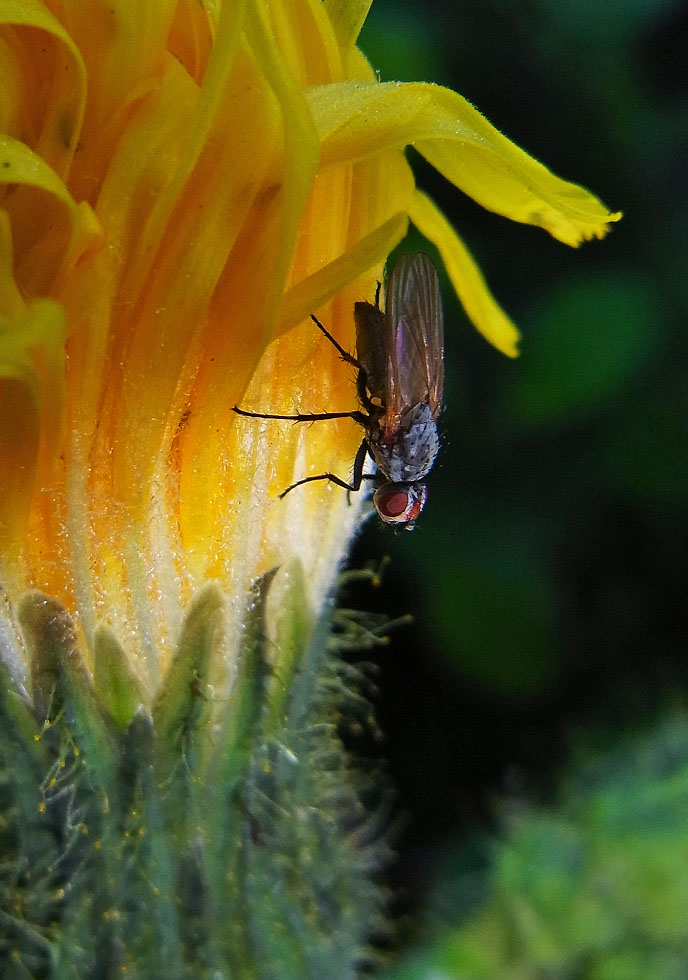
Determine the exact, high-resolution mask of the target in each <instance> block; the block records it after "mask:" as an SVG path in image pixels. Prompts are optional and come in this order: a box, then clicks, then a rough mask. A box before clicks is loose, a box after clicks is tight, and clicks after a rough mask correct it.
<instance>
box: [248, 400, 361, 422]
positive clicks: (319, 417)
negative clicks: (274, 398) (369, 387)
mask: <svg viewBox="0 0 688 980" xmlns="http://www.w3.org/2000/svg"><path fill="white" fill-rule="evenodd" d="M232 411H233V412H236V414H237V415H242V416H243V417H244V418H245V419H277V420H278V421H282V422H327V421H328V419H353V420H354V422H358V424H359V425H363V426H365V425H367V423H368V416H367V415H364V414H363V412H300V413H299V414H298V415H270V414H269V413H267V412H247V411H246V410H245V409H243V408H239V406H238V405H234V406H233V408H232Z"/></svg>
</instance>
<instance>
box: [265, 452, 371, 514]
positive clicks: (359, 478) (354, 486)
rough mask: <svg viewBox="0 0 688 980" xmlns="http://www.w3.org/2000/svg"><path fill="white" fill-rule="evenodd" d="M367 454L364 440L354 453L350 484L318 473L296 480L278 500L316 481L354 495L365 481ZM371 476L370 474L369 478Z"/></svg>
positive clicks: (329, 475) (333, 475)
mask: <svg viewBox="0 0 688 980" xmlns="http://www.w3.org/2000/svg"><path fill="white" fill-rule="evenodd" d="M367 454H368V443H367V442H366V440H365V439H364V440H363V442H362V443H361V445H360V446H359V447H358V452H357V453H356V458H355V460H354V472H353V475H352V480H351V483H347V482H346V480H342V479H341V478H340V477H338V476H335V474H334V473H319V474H318V475H317V476H306V477H304V478H303V480H297V481H296V483H292V485H291V486H290V487H287V489H286V490H283V491H282V493H281V494H280V500H281V499H282V498H283V497H286V495H287V494H288V493H290V492H291V491H292V490H293V489H294V487H300V486H303V484H304V483H314V482H315V481H316V480H329V481H330V483H335V484H336V485H337V486H338V487H341V488H342V489H343V490H348V491H349V492H350V493H355V492H356V491H357V490H360V489H361V483H362V482H363V480H365V479H367V477H368V474H364V473H363V464H364V463H365V458H366V456H367ZM372 475H373V474H372V473H371V474H370V476H372Z"/></svg>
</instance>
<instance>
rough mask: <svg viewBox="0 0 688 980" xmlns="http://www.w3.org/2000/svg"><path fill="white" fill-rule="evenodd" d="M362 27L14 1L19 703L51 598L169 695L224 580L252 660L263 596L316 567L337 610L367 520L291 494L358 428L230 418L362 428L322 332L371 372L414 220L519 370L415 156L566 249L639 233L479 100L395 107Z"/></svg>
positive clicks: (328, 7) (6, 402)
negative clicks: (27, 646) (26, 651)
mask: <svg viewBox="0 0 688 980" xmlns="http://www.w3.org/2000/svg"><path fill="white" fill-rule="evenodd" d="M367 7H368V3H366V2H361V0H358V2H356V0H350V2H346V0H326V2H321V0H293V2H290V3H288V4H269V3H267V2H265V0H245V2H238V0H237V2H232V3H227V2H225V3H220V2H219V0H214V2H208V3H205V4H200V3H191V2H188V0H178V2H172V0H159V2H157V3H145V4H132V3H131V2H130V0H114V2H108V3H101V2H98V0H70V2H67V3H57V2H50V0H45V2H41V0H23V2H8V0H4V2H3V0H0V51H2V58H1V59H0V90H2V91H3V92H4V93H9V97H4V98H3V100H2V103H1V104H0V133H2V135H1V136H0V184H1V188H0V196H1V198H2V205H1V210H0V345H1V346H0V398H1V400H2V401H1V404H2V413H0V541H1V542H2V543H1V545H0V549H1V551H0V566H1V567H0V574H1V576H2V584H3V587H4V591H5V594H6V596H7V600H8V607H7V609H8V611H7V617H6V620H5V624H4V626H3V634H2V645H3V647H4V649H5V658H6V659H7V661H8V662H9V663H10V666H11V668H12V670H13V672H14V674H15V677H16V678H17V680H20V681H21V680H22V679H23V676H24V667H23V663H24V659H25V658H24V656H23V652H22V640H21V637H20V632H19V630H18V629H15V628H14V618H13V614H12V607H13V604H14V603H15V601H16V600H17V599H18V597H19V596H20V594H21V593H22V592H23V591H24V590H26V589H27V588H38V589H40V590H42V591H44V592H47V593H49V594H51V595H53V596H55V597H56V598H58V599H59V601H60V602H62V603H63V604H64V605H65V606H66V607H67V608H68V609H69V610H70V611H71V612H72V613H73V614H74V615H75V616H76V617H77V620H78V625H79V630H80V633H81V639H82V642H83V646H84V647H85V649H86V650H92V649H93V643H94V637H95V636H96V635H97V632H98V629H99V627H102V626H106V627H109V628H110V629H111V630H112V631H113V632H114V634H115V635H116V636H117V637H118V638H119V640H120V642H121V643H123V644H125V645H126V646H127V649H128V651H129V653H130V656H131V658H132V662H133V663H134V665H135V669H136V671H137V673H138V674H139V678H140V680H141V681H142V683H143V685H144V688H146V689H147V691H148V695H149V696H152V694H153V692H154V690H155V688H156V686H157V684H158V681H159V678H160V677H161V676H162V675H163V674H164V672H165V670H166V667H167V665H168V663H169V660H170V655H171V650H172V648H173V644H174V642H175V638H176V637H177V635H178V632H179V629H180V624H181V622H182V616H183V611H184V609H185V608H186V606H187V605H188V603H189V600H190V598H191V597H192V595H193V594H194V593H195V592H196V591H197V590H198V589H199V588H200V587H201V586H202V585H203V583H205V582H207V581H208V580H211V579H212V580H217V581H218V582H219V583H220V585H221V587H222V589H223V590H224V592H225V594H226V596H227V597H229V598H228V601H227V622H228V627H227V634H226V652H227V657H226V660H227V663H228V664H230V665H231V663H232V656H233V651H234V650H235V648H236V642H237V641H236V635H237V633H238V629H239V625H240V608H243V605H241V606H240V604H239V603H234V604H233V602H232V599H231V597H233V596H242V597H243V595H244V594H245V592H246V590H247V588H248V586H249V583H250V582H251V580H252V579H254V578H255V577H256V576H257V575H260V574H262V573H264V572H266V571H267V570H269V569H271V568H273V567H275V566H282V567H284V568H288V567H293V566H291V565H290V561H292V560H294V559H298V561H299V562H300V564H301V565H302V566H303V567H304V568H305V569H306V570H307V573H306V582H307V586H308V595H309V603H310V608H311V610H312V612H313V613H314V614H315V613H317V610H318V608H319V606H320V604H321V603H322V601H323V598H324V597H325V596H326V594H327V592H328V589H329V587H330V585H331V584H332V582H333V577H334V574H335V572H336V569H337V564H338V561H339V559H340V557H341V556H342V554H343V551H344V548H345V546H346V542H347V540H348V539H349V538H350V535H351V533H352V531H353V529H354V528H355V526H356V524H357V522H358V521H359V518H360V502H357V501H356V502H354V504H353V506H349V505H348V502H347V499H346V494H344V493H343V492H341V491H340V490H339V489H338V488H332V487H328V486H327V485H325V484H318V485H315V486H310V487H308V488H306V489H304V490H303V492H294V493H292V494H290V495H289V496H288V497H287V498H285V500H283V501H280V500H279V499H277V498H278V494H279V492H280V491H281V490H283V489H284V488H285V487H286V486H288V485H289V484H291V483H293V482H294V481H295V480H296V479H299V478H301V477H303V476H306V475H309V474H313V473H319V472H324V471H332V472H339V473H341V474H343V475H344V476H346V474H347V471H348V470H349V468H350V465H351V460H352V459H353V456H354V454H355V451H356V447H357V444H358V442H359V441H360V432H359V431H358V430H357V427H356V426H355V425H354V424H353V423H352V422H351V421H349V420H346V419H344V420H339V421H333V422H328V423H323V424H321V425H319V426H313V427H310V428H308V427H305V426H290V425H288V424H285V423H252V422H247V421H246V420H243V419H239V418H237V417H236V416H235V415H233V413H232V407H233V406H234V405H235V404H236V403H240V404H242V405H244V406H246V407H248V408H254V409H256V410H258V411H261V412H282V413H288V412H294V411H299V410H303V411H324V410H326V411H336V410H341V411H346V410H348V409H349V408H355V407H356V406H355V392H354V389H353V386H352V377H351V373H350V370H349V369H348V368H347V367H346V366H345V365H342V364H341V363H340V361H339V359H338V355H337V352H336V350H334V349H333V347H332V345H330V344H328V343H327V341H326V339H325V338H323V337H322V336H321V335H320V334H319V332H318V331H316V330H315V329H314V328H313V325H312V323H311V321H310V319H309V314H311V313H315V314H317V315H318V316H319V318H320V319H321V320H322V321H323V322H324V323H326V325H327V327H328V329H329V330H330V331H331V333H332V334H333V335H334V336H336V338H337V339H338V341H339V342H340V343H341V344H342V346H343V347H345V348H347V349H349V350H351V349H353V346H354V336H353V315H352V314H353V307H354V303H355V302H356V301H359V300H362V299H368V300H371V299H372V297H373V296H374V294H375V284H376V280H378V279H380V278H381V277H382V269H383V264H384V261H385V258H386V256H387V255H388V253H389V252H390V250H391V249H392V248H393V247H394V246H395V245H397V244H398V242H399V241H400V240H401V239H402V237H403V236H404V233H405V231H406V228H407V223H408V221H409V219H410V220H411V221H412V222H413V223H414V224H415V225H416V226H417V227H418V228H419V229H420V231H421V232H422V233H423V234H425V235H426V236H427V237H428V238H429V239H431V240H432V241H434V243H435V244H436V245H437V247H438V249H439V251H440V254H441V256H442V258H443V260H444V263H445V265H446V268H447V271H448V273H449V276H450V278H451V280H452V283H453V285H454V287H455V288H456V290H457V293H458V295H459V297H460V299H461V300H462V302H463V303H464V306H465V308H466V310H467V312H468V314H469V316H470V317H471V319H472V321H473V322H474V324H475V325H476V327H477V328H478V329H479V330H480V331H481V332H482V333H483V334H484V335H485V336H486V337H487V338H488V340H490V342H491V343H493V344H494V345H495V346H496V347H498V348H499V349H501V350H502V351H504V352H505V353H507V354H509V355H513V354H514V353H515V349H516V341H517V333H516V330H515V328H514V327H513V325H512V324H511V322H510V321H509V319H508V318H507V316H506V315H505V314H504V313H503V312H502V311H501V310H500V309H499V307H498V306H497V304H496V303H495V301H494V300H493V299H492V297H491V296H490V294H489V291H488V290H487V287H486V286H485V283H484V281H483V279H482V277H481V275H480V272H479V270H478V269H477V267H476V266H475V264H474V262H473V260H472V259H471V257H470V254H469V253H468V251H467V250H466V248H465V246H464V245H463V244H462V242H461V240H460V239H459V238H458V236H457V234H456V232H455V231H454V230H453V229H452V228H451V226H450V225H449V224H448V222H447V221H446V219H445V218H444V217H443V216H442V215H441V214H440V213H439V211H438V210H437V208H436V207H435V205H434V204H433V203H432V202H431V201H430V200H429V199H428V198H427V197H426V196H425V195H424V194H423V193H422V192H421V191H419V190H418V189H417V188H416V186H415V183H414V179H413V175H412V172H411V170H410V167H409V165H408V163H407V161H406V158H405V155H404V149H405V147H406V146H408V145H414V146H415V147H416V149H417V150H418V151H419V152H420V153H421V154H423V155H424V156H425V157H426V158H427V159H428V160H429V161H430V162H431V163H432V164H433V165H434V166H435V167H436V168H437V169H438V170H440V171H441V172H442V173H443V174H444V175H445V176H446V177H447V178H448V179H449V180H451V181H452V182H453V183H455V184H456V185H457V187H459V188H461V189H462V190H464V191H465V192H467V193H468V194H470V195H471V196H472V197H474V198H475V199H476V200H477V201H478V202H479V203H481V204H483V205H484V206H485V207H486V208H489V209H491V210H493V211H496V212H498V213H500V214H503V215H505V216H506V217H509V218H512V219H514V220H516V221H523V222H527V223H530V224H536V225H540V226H542V227H543V228H545V229H546V230H548V231H549V232H550V233H551V234H552V235H553V236H554V237H556V238H558V239H559V240H561V241H563V242H566V243H567V244H570V245H577V244H578V243H579V242H580V241H582V240H584V239H587V238H591V237H593V236H597V237H601V236H602V235H603V234H604V233H605V231H606V229H607V225H608V222H610V221H614V220H616V219H617V218H618V217H619V215H617V214H609V213H608V212H607V211H606V209H605V208H604V206H603V205H602V204H600V202H599V201H598V200H597V199H596V198H595V197H593V196H592V195H591V194H589V193H588V192H587V191H585V190H583V189H582V188H580V187H577V186H576V185H574V184H570V183H567V182H565V181H563V180H561V179H559V178H557V177H555V176H554V175H552V174H551V173H550V172H549V171H548V170H547V169H546V168H545V167H544V166H542V165H541V164H539V163H537V162H536V161H534V160H532V159H531V158H530V157H528V156H527V155H526V154H525V153H524V152H523V151H522V150H520V149H518V148H517V147H516V146H514V145H513V144H512V143H510V142H509V141H508V140H507V139H506V138H505V137H504V136H502V135H501V134H499V133H498V132H497V131H496V130H495V129H494V128H493V127H491V126H490V125H489V123H487V122H486V120H485V119H484V118H483V117H482V116H480V114H479V113H478V112H477V111H476V110H475V109H473V108H472V107H471V106H470V105H469V104H468V103H467V102H466V101H465V100H463V99H462V98H461V97H460V96H458V95H456V94H455V93H453V92H451V91H448V90H446V89H444V88H441V87H439V86H434V85H428V84H420V83H419V84H389V83H388V84H381V83H379V82H378V81H377V79H376V76H375V73H374V71H373V70H372V68H371V67H370V65H369V64H368V63H367V61H366V60H365V58H364V57H363V55H362V54H361V52H360V51H359V50H358V48H357V47H356V38H357V35H358V31H359V29H360V26H361V23H362V21H363V19H364V17H365V13H366V11H367ZM352 399H353V401H354V403H353V404H352ZM361 496H362V495H361ZM235 606H236V608H235ZM229 673H230V675H231V669H230V672H229Z"/></svg>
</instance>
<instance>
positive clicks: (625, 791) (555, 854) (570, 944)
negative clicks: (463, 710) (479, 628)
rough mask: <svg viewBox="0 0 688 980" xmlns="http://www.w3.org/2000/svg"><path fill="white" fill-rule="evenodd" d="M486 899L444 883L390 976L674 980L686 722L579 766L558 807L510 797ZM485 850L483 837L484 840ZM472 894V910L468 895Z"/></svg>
mask: <svg viewBox="0 0 688 980" xmlns="http://www.w3.org/2000/svg"><path fill="white" fill-rule="evenodd" d="M504 824H505V828H504V834H503V836H502V837H501V839H499V840H494V841H493V842H492V844H491V846H489V850H490V852H491V853H490V863H491V871H490V873H489V885H488V886H487V888H486V889H485V892H484V893H483V894H480V893H479V892H477V891H476V888H475V882H474V876H470V875H467V874H466V873H463V874H460V875H458V876H457V877H456V878H448V879H447V880H446V881H445V882H443V883H441V884H440V886H438V888H437V892H438V895H440V896H442V898H443V902H440V901H438V900H437V899H436V903H435V907H434V908H433V909H432V917H428V918H427V932H428V934H429V939H428V941H427V943H426V952H424V953H422V954H416V955H413V956H411V957H409V958H408V960H407V961H406V962H405V963H403V964H402V965H400V966H399V968H398V969H397V970H396V971H393V972H392V973H391V974H390V975H389V980H392V978H393V980H483V978H484V980H493V978H496V977H499V978H500V980H541V978H545V977H546V978H548V980H568V978H570V977H585V978H586V980H647V978H648V977H652V980H674V978H678V977H683V976H685V971H686V963H688V880H687V879H686V875H685V873H684V869H685V866H686V862H688V833H687V831H688V719H687V718H686V716H685V715H684V714H683V713H675V714H673V715H672V716H670V718H668V719H667V720H666V721H665V722H664V723H663V724H661V725H660V726H659V727H658V728H657V729H656V730H655V731H654V732H653V733H652V734H651V735H648V736H643V737H636V738H633V739H628V740H627V741H625V742H624V743H623V744H622V745H621V746H619V747H618V748H617V749H616V750H615V751H612V752H610V753H608V754H606V755H603V756H601V757H600V758H599V759H598V760H597V761H596V762H594V763H590V762H588V763H586V764H582V765H580V766H579V767H578V768H577V770H576V771H574V773H573V775H571V776H569V777H568V778H567V780H566V781H565V784H564V789H563V792H562V794H561V798H560V799H559V801H558V803H557V806H556V808H551V807H550V808H539V809H538V808H534V807H532V806H528V805H527V804H520V805H512V807H511V809H510V811H508V812H507V813H506V814H505V818H504ZM483 848H484V850H485V851H487V850H488V845H487V844H486V843H484V844H483ZM471 897H472V899H473V907H472V908H470V907H469V906H468V903H467V899H469V898H471Z"/></svg>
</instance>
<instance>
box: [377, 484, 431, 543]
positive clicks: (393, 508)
mask: <svg viewBox="0 0 688 980" xmlns="http://www.w3.org/2000/svg"><path fill="white" fill-rule="evenodd" d="M427 497H428V490H427V487H426V486H425V484H424V483H392V482H387V483H383V484H381V485H380V486H379V487H378V488H377V490H376V491H375V493H374V494H373V503H374V504H375V510H376V511H377V512H378V516H379V517H380V519H381V520H382V521H384V522H385V524H394V525H396V526H397V527H400V528H402V529H403V530H405V531H412V530H413V528H414V525H415V523H416V521H417V520H418V517H419V516H420V512H421V511H422V510H423V507H425V501H426V500H427Z"/></svg>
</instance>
